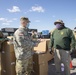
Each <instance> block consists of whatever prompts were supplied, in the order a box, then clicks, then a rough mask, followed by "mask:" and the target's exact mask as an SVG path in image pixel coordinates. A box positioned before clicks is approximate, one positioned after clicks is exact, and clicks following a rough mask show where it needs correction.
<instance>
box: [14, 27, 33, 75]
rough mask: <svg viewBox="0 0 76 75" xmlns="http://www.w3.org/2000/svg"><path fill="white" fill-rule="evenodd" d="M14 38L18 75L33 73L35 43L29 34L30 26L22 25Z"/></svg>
mask: <svg viewBox="0 0 76 75" xmlns="http://www.w3.org/2000/svg"><path fill="white" fill-rule="evenodd" d="M13 40H14V49H15V55H16V75H31V71H32V63H33V61H32V49H33V46H34V43H33V41H32V39H31V37H30V36H29V34H28V28H25V27H22V26H21V27H20V28H19V29H18V30H17V31H16V32H15V33H14V39H13Z"/></svg>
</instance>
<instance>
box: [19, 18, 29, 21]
mask: <svg viewBox="0 0 76 75" xmlns="http://www.w3.org/2000/svg"><path fill="white" fill-rule="evenodd" d="M21 20H26V21H28V22H30V21H29V19H28V18H27V17H21V18H20V21H21Z"/></svg>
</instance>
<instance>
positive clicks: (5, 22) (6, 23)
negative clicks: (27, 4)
mask: <svg viewBox="0 0 76 75" xmlns="http://www.w3.org/2000/svg"><path fill="white" fill-rule="evenodd" d="M14 20H17V19H16V18H13V19H11V20H9V19H7V18H0V22H1V23H2V25H10V24H11V23H12V22H13V21H14Z"/></svg>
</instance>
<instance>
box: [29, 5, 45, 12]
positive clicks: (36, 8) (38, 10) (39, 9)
mask: <svg viewBox="0 0 76 75" xmlns="http://www.w3.org/2000/svg"><path fill="white" fill-rule="evenodd" d="M29 11H30V12H32V11H33V12H44V11H45V9H44V8H43V7H42V6H32V7H31V9H30V10H29Z"/></svg>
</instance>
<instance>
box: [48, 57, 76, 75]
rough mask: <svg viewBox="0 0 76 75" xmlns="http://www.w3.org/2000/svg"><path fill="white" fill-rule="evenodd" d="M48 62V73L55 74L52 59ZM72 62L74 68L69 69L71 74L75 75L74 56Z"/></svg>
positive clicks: (49, 74)
mask: <svg viewBox="0 0 76 75" xmlns="http://www.w3.org/2000/svg"><path fill="white" fill-rule="evenodd" d="M48 64H49V71H48V75H57V74H56V69H55V64H54V60H51V61H49V63H48ZM72 64H73V67H74V70H70V71H71V75H76V58H74V59H73V60H72ZM62 75H64V72H62Z"/></svg>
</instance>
